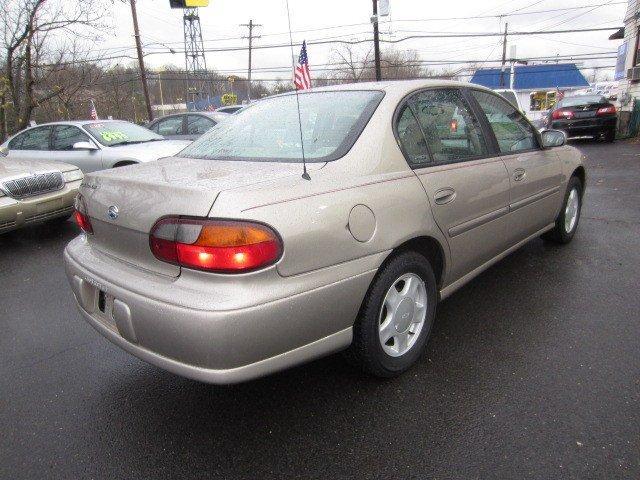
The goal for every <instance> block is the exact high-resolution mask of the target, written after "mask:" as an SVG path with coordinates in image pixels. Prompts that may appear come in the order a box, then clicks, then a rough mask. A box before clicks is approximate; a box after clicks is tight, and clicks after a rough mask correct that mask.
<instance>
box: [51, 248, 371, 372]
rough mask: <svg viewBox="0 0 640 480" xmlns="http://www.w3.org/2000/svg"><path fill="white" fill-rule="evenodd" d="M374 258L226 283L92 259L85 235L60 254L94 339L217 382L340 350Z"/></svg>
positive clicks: (219, 278) (194, 274)
mask: <svg viewBox="0 0 640 480" xmlns="http://www.w3.org/2000/svg"><path fill="white" fill-rule="evenodd" d="M380 258H382V254H377V255H374V256H371V257H366V258H364V259H359V260H355V261H353V262H348V263H349V264H351V265H349V266H348V267H347V268H345V265H340V266H335V267H329V268H327V269H322V270H321V271H317V272H315V273H310V274H305V275H299V276H296V277H286V278H285V277H280V276H279V275H278V274H277V272H276V270H275V268H273V269H270V270H268V271H264V272H256V274H255V275H252V274H248V275H246V276H243V277H244V278H241V279H239V280H231V279H230V278H229V277H224V276H221V275H210V274H209V275H207V274H202V273H201V272H184V273H183V274H182V275H181V276H180V277H178V278H169V277H164V276H161V275H156V274H153V273H149V272H145V271H142V270H140V269H137V268H136V267H133V266H131V265H127V264H125V263H123V262H120V261H118V260H115V259H111V258H108V257H105V256H104V255H103V254H102V255H101V254H98V253H96V252H94V251H93V250H92V249H91V247H90V246H89V245H88V244H87V242H86V240H84V239H83V238H82V236H80V237H78V238H77V239H75V240H73V241H72V242H71V243H70V244H69V245H68V246H67V248H66V250H65V254H64V259H65V268H66V272H67V276H68V279H69V282H70V283H71V286H72V289H73V292H74V295H75V298H76V301H77V304H78V308H79V310H80V312H81V313H82V315H83V317H84V318H85V319H86V320H87V322H88V323H90V324H91V325H92V326H93V327H94V328H95V329H96V330H97V331H98V332H99V333H101V334H102V335H104V336H105V337H106V338H107V339H109V340H110V341H111V342H113V343H115V344H116V345H118V346H120V347H121V348H123V349H124V350H126V351H128V352H130V353H132V354H133V355H136V356H137V357H139V358H140V359H142V360H144V361H147V362H149V363H151V364H154V365H156V366H158V367H161V368H163V369H166V370H168V371H171V372H173V373H176V374H178V375H182V376H185V377H189V378H192V379H195V380H199V381H203V382H208V383H216V384H229V383H237V382H242V381H245V380H250V379H252V378H256V377H260V376H263V375H267V374H269V373H273V372H275V371H278V370H282V369H285V368H288V367H291V366H293V365H297V364H300V363H303V362H306V361H309V360H312V359H314V358H318V357H321V356H324V355H327V354H330V353H333V352H336V351H338V350H341V349H344V348H346V347H347V346H348V345H349V344H350V343H351V340H352V325H353V322H354V320H355V318H356V316H357V312H358V310H359V308H360V304H361V302H362V299H363V298H364V295H365V293H366V291H367V288H368V287H369V284H370V282H371V280H372V279H373V276H374V275H375V272H376V269H377V265H379V263H378V262H379V261H381V260H379V259H380ZM328 271H331V272H328ZM98 272H100V273H98ZM190 276H191V278H189V277H190ZM183 277H184V278H183ZM330 278H331V280H329V279H330ZM114 279H117V280H114ZM265 290H266V291H265ZM100 292H103V294H101V293H100ZM101 298H102V299H104V301H102V300H101ZM103 310H104V311H103Z"/></svg>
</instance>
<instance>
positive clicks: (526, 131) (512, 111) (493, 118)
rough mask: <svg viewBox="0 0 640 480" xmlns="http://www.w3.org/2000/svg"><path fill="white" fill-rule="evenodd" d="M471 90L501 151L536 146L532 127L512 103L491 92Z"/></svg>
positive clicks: (519, 150) (526, 148)
mask: <svg viewBox="0 0 640 480" xmlns="http://www.w3.org/2000/svg"><path fill="white" fill-rule="evenodd" d="M472 92H473V96H474V97H475V98H476V100H477V101H478V103H479V104H480V108H482V110H483V111H484V113H485V115H486V116H487V120H488V121H489V124H490V125H491V130H493V133H494V135H495V136H496V140H497V141H498V147H499V148H500V152H501V153H516V152H521V151H523V150H532V149H534V148H538V140H537V136H536V133H535V131H534V129H533V127H532V126H531V124H530V123H529V122H527V120H526V119H525V118H524V117H523V116H522V114H521V113H520V112H519V111H518V110H517V109H516V108H515V107H514V106H513V105H511V104H510V103H509V102H507V101H506V100H505V99H504V98H501V97H499V96H498V95H494V94H492V93H487V92H480V91H478V90H473V91H472Z"/></svg>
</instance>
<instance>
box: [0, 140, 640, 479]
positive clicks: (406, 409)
mask: <svg viewBox="0 0 640 480" xmlns="http://www.w3.org/2000/svg"><path fill="white" fill-rule="evenodd" d="M576 146H577V147H578V148H580V149H581V150H582V151H583V152H584V153H585V154H586V155H587V156H588V160H587V165H588V189H587V194H586V198H585V208H584V210H583V215H582V219H581V224H580V227H579V230H578V232H577V234H576V237H575V238H574V241H573V242H572V243H571V244H569V245H567V246H563V247H560V246H556V245H551V244H547V243H544V242H542V241H541V240H534V241H532V242H530V243H529V244H527V245H526V246H524V247H523V248H522V249H520V250H518V251H517V252H515V253H514V254H512V255H510V256H509V257H507V258H506V259H505V260H503V261H502V262H500V263H499V264H497V265H495V266H494V267H492V268H491V269H489V270H488V271H486V272H485V273H483V274H482V275H481V276H479V277H478V278H476V279H475V280H474V281H472V282H471V283H470V284H468V285H467V286H466V287H464V288H463V289H462V290H460V291H458V292H457V293H456V294H454V295H453V296H452V297H450V298H449V299H447V300H446V301H444V302H443V303H442V304H441V305H440V306H439V307H438V315H437V322H436V325H435V327H434V331H433V336H432V338H431V340H430V342H429V345H428V351H427V352H426V353H425V355H424V356H423V358H422V360H421V361H420V362H419V364H418V365H417V366H416V367H415V368H413V369H412V370H410V371H409V372H408V373H406V374H405V375H403V376H402V377H400V378H397V379H393V380H385V381H380V380H377V379H373V378H369V377H366V376H363V375H361V374H360V373H359V372H358V371H356V370H354V369H352V368H351V367H349V366H348V365H346V364H345V363H344V362H343V360H342V358H341V357H340V356H339V355H336V356H333V357H329V358H325V359H322V360H319V361H316V362H313V363H311V364H308V365H304V366H301V367H298V368H295V369H292V370H288V371H286V372H283V373H280V374H277V375H273V376H270V377H267V378H264V379H260V380H256V381H253V382H250V383H246V384H241V385H236V386H231V387H217V386H210V385H205V384H201V383H197V382H194V381H190V380H187V379H183V378H180V377H177V376H174V375H172V374H170V373H167V372H164V371H162V370H160V369H158V368H156V367H153V366H150V365H147V364H145V363H143V362H142V361H140V360H137V359H136V358H134V357H132V356H130V355H128V354H127V353H125V352H123V351H121V350H120V349H118V348H117V347H115V346H113V345H111V344H110V343H109V342H108V341H107V340H105V339H103V338H102V337H101V336H100V335H98V334H97V333H96V332H95V331H94V330H93V329H92V328H91V327H90V326H89V325H87V324H86V323H85V322H84V321H82V320H81V318H80V315H79V314H78V313H77V312H76V309H75V306H74V303H73V298H72V294H71V291H70V289H69V287H68V285H67V282H66V278H65V276H64V269H63V265H62V250H63V248H64V245H65V244H66V242H68V241H69V240H70V239H71V238H73V236H75V235H76V234H77V230H76V227H75V226H74V225H73V224H72V223H71V222H67V223H65V224H62V225H59V226H58V227H55V228H52V227H49V226H41V227H34V228H29V229H26V230H22V231H19V232H14V233H11V234H7V235H3V236H0V282H1V286H0V327H2V333H1V335H0V356H1V361H0V478H1V479H23V478H24V479H27V478H29V479H35V478H38V479H43V478H56V479H57V478H64V479H81V478H82V479H84V478H95V479H103V478H104V479H106V478H109V479H120V478H123V479H124V478H135V479H143V478H155V479H157V478H202V479H205V478H206V479H213V478H226V479H229V478H235V477H237V478H256V479H266V478H344V477H349V478H355V477H363V478H386V479H389V478H403V479H404V478H438V479H448V478H451V479H476V478H477V479H516V478H517V479H525V478H532V479H551V478H552V479H565V478H566V479H569V478H571V479H587V478H589V479H607V480H609V479H626V478H628V479H637V478H639V477H640V348H639V347H638V343H639V341H640V313H639V312H640V295H639V292H638V290H639V287H640V275H639V270H640V187H639V186H640V145H636V144H631V143H626V142H618V143H616V144H614V145H608V144H602V143H590V142H585V143H578V144H576Z"/></svg>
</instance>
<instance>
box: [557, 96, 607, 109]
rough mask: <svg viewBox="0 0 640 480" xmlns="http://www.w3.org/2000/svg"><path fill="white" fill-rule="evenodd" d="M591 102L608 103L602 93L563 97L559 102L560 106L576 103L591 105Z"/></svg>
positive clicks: (570, 105)
mask: <svg viewBox="0 0 640 480" xmlns="http://www.w3.org/2000/svg"><path fill="white" fill-rule="evenodd" d="M590 103H608V102H607V99H606V98H604V97H603V96H601V95H580V96H577V97H568V98H563V99H562V100H560V101H559V102H558V106H559V107H574V106H576V105H589V104H590Z"/></svg>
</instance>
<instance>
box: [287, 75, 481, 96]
mask: <svg viewBox="0 0 640 480" xmlns="http://www.w3.org/2000/svg"><path fill="white" fill-rule="evenodd" d="M435 87H445V88H446V87H450V88H461V87H473V88H477V89H480V90H486V91H488V92H493V90H491V89H489V88H486V87H483V86H482V85H477V84H474V83H469V82H459V81H456V80H440V79H417V80H383V81H380V82H362V83H344V84H340V85H330V86H327V87H314V88H313V89H312V90H310V91H302V92H298V93H300V94H304V93H305V92H310V93H314V92H339V91H358V90H371V91H384V92H388V93H396V94H402V93H409V92H412V91H414V90H419V89H421V88H435ZM295 93H296V92H295V91H293V92H286V93H282V94H280V95H276V96H282V95H295Z"/></svg>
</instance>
